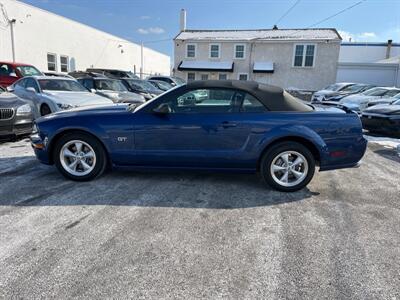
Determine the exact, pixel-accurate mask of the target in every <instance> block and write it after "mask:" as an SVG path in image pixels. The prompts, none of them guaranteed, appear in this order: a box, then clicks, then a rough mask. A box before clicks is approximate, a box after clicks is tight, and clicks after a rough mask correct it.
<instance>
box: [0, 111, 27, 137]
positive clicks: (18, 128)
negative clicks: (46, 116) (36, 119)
mask: <svg viewBox="0 0 400 300" xmlns="http://www.w3.org/2000/svg"><path fill="white" fill-rule="evenodd" d="M32 126H33V121H32V116H31V115H28V116H15V117H14V118H13V119H11V120H0V139H13V138H17V137H20V136H24V135H29V134H30V133H31V132H32Z"/></svg>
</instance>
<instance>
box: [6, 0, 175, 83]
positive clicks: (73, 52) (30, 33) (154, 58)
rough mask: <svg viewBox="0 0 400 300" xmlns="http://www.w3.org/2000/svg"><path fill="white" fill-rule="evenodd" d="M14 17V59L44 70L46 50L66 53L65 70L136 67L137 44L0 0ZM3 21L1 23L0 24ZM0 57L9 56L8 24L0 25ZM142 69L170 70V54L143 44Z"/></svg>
mask: <svg viewBox="0 0 400 300" xmlns="http://www.w3.org/2000/svg"><path fill="white" fill-rule="evenodd" d="M1 2H2V3H3V4H4V7H5V9H6V11H7V13H8V16H9V18H10V19H13V18H15V19H16V20H17V21H16V23H15V30H14V31H15V48H16V61H17V62H23V63H30V64H33V65H35V66H36V67H38V68H39V69H41V70H43V71H47V53H55V54H57V71H60V55H65V56H68V57H69V70H71V71H72V70H85V69H86V68H88V67H99V68H115V69H118V68H119V69H124V70H131V71H133V70H134V67H135V66H136V71H137V72H139V71H140V45H137V44H135V43H132V42H129V41H127V40H124V39H121V38H119V37H117V36H114V35H111V34H108V33H105V32H102V31H99V30H97V29H94V28H92V27H89V26H86V25H83V24H81V23H78V22H75V21H72V20H70V19H67V18H64V17H61V16H58V15H55V14H53V13H50V12H48V11H44V10H42V9H39V8H36V7H33V6H30V5H27V4H25V3H22V2H18V1H13V0H1ZM2 25H4V24H2ZM0 59H1V60H7V61H11V60H12V51H11V35H10V28H9V27H6V28H5V27H4V26H2V27H0ZM144 73H161V74H166V75H168V74H169V73H170V57H169V56H167V55H165V54H162V53H159V52H157V51H154V50H152V49H149V48H147V47H145V48H144Z"/></svg>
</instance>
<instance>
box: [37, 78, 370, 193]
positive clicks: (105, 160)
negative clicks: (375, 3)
mask: <svg viewBox="0 0 400 300" xmlns="http://www.w3.org/2000/svg"><path fill="white" fill-rule="evenodd" d="M31 141H32V146H33V148H34V149H35V153H36V156H37V157H38V159H39V160H40V161H41V162H43V163H45V164H55V165H56V166H57V168H58V170H59V171H60V172H61V173H62V174H63V175H64V176H65V177H67V178H70V179H73V180H78V181H84V180H90V179H93V178H95V177H97V176H99V175H101V174H102V173H103V172H104V170H105V169H106V168H107V167H131V168H137V169H139V168H141V169H150V168H151V169H196V170H214V171H235V172H254V173H255V172H259V173H260V174H261V176H262V178H263V179H264V180H265V181H266V182H267V183H268V184H269V185H270V186H272V187H273V188H275V189H278V190H281V191H288V192H290V191H296V190H299V189H301V188H303V187H304V186H306V185H307V184H308V183H309V182H310V180H311V179H312V177H313V175H314V170H315V167H316V166H319V170H320V171H325V170H332V169H339V168H348V167H354V166H357V165H358V162H359V161H360V159H361V158H362V156H363V155H364V153H365V150H366V145H367V142H366V140H365V139H364V138H363V135H362V128H361V122H360V119H359V117H358V116H357V115H356V114H355V113H352V112H351V111H345V110H341V109H339V108H333V107H326V108H323V107H313V106H311V105H307V104H304V103H303V102H302V101H300V100H298V99H296V98H294V97H292V96H291V95H289V94H288V93H286V92H285V91H284V90H283V89H281V88H278V87H274V86H267V85H263V84H258V83H256V82H244V81H195V82H191V83H188V84H186V85H182V86H179V87H176V88H174V89H172V90H170V91H168V92H165V93H164V94H161V95H160V96H158V97H156V98H154V99H153V100H151V101H148V102H146V103H144V104H140V105H136V106H135V105H134V104H131V105H125V104H115V105H109V106H97V107H91V108H90V107H86V108H77V109H73V110H69V111H64V112H60V113H55V114H52V115H49V116H45V117H42V118H40V119H38V120H37V122H36V125H35V132H34V134H33V135H32V137H31Z"/></svg>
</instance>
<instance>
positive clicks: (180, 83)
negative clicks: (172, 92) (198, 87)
mask: <svg viewBox="0 0 400 300" xmlns="http://www.w3.org/2000/svg"><path fill="white" fill-rule="evenodd" d="M172 78H173V79H174V80H175V81H176V82H177V83H178V84H179V85H182V84H185V83H186V82H185V80H183V79H182V78H179V77H172Z"/></svg>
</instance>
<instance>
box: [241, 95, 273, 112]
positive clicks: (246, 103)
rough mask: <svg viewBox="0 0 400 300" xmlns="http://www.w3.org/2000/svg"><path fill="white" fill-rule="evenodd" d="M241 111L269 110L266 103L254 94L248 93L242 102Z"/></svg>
mask: <svg viewBox="0 0 400 300" xmlns="http://www.w3.org/2000/svg"><path fill="white" fill-rule="evenodd" d="M240 111H242V112H265V111H267V109H266V107H265V106H264V104H262V103H261V102H260V101H259V100H258V99H256V98H255V97H254V96H252V95H250V94H248V93H246V94H245V96H244V99H243V102H242V106H241V109H240Z"/></svg>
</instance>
